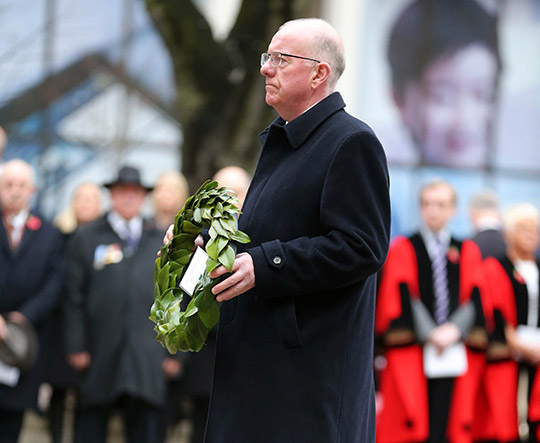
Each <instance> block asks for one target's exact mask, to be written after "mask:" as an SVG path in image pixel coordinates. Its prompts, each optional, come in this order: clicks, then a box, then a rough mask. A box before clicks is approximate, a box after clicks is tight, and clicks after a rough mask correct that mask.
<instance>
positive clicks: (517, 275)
mask: <svg viewBox="0 0 540 443" xmlns="http://www.w3.org/2000/svg"><path fill="white" fill-rule="evenodd" d="M513 274H514V280H515V281H517V282H518V283H519V284H520V285H524V284H525V279H524V278H523V276H522V275H521V274H520V273H519V272H518V270H517V269H516V268H514V273H513Z"/></svg>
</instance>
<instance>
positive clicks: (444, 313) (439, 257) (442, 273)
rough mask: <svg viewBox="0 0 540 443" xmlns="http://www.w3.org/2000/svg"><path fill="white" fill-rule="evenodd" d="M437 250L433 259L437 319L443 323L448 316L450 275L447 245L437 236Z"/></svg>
mask: <svg viewBox="0 0 540 443" xmlns="http://www.w3.org/2000/svg"><path fill="white" fill-rule="evenodd" d="M436 245H437V247H436V251H435V254H434V256H433V258H432V261H431V268H432V270H433V289H434V292H435V321H436V322H437V324H439V325H440V324H442V323H444V322H445V321H446V319H447V318H448V311H449V301H448V275H447V273H446V263H447V260H446V249H447V248H446V246H445V245H444V244H443V243H442V242H441V240H440V239H439V238H436Z"/></svg>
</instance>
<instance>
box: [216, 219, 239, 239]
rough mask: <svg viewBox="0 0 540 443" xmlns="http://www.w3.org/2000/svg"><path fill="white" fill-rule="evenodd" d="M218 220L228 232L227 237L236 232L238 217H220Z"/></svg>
mask: <svg viewBox="0 0 540 443" xmlns="http://www.w3.org/2000/svg"><path fill="white" fill-rule="evenodd" d="M218 222H219V223H220V225H221V226H222V227H223V229H224V230H225V231H227V232H228V234H227V238H230V237H231V234H234V233H235V232H236V219H234V218H230V217H229V218H227V219H223V218H220V219H219V220H218Z"/></svg>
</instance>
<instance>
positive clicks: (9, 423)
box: [0, 159, 64, 443]
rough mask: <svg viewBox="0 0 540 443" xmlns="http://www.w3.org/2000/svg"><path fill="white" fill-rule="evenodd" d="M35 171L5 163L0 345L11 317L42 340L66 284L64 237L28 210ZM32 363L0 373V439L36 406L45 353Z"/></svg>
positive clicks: (0, 201) (11, 434)
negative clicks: (44, 328)
mask: <svg viewBox="0 0 540 443" xmlns="http://www.w3.org/2000/svg"><path fill="white" fill-rule="evenodd" d="M35 190H36V184H35V178H34V171H33V169H32V167H31V166H30V165H29V164H28V163H26V162H24V161H22V160H18V159H16V160H11V161H8V162H7V163H5V164H4V165H3V169H2V173H1V175H0V207H1V217H2V223H0V344H4V343H5V342H6V341H7V340H9V330H8V329H9V328H8V325H9V323H10V322H15V323H17V324H20V325H27V324H30V325H32V326H33V327H34V328H35V329H36V331H37V333H38V337H39V338H40V339H41V338H42V337H41V335H42V328H43V326H44V320H45V319H46V318H47V316H48V314H49V312H50V311H51V310H52V309H53V308H54V306H55V304H56V302H57V299H58V296H59V294H60V290H61V288H62V285H63V279H64V272H63V258H62V244H63V240H62V237H61V235H60V232H58V231H57V230H56V229H55V228H53V227H52V225H50V224H49V223H47V222H46V221H45V220H43V219H42V218H40V217H38V216H37V215H35V214H33V213H32V212H31V210H30V203H31V200H32V196H33V195H34V192H35ZM42 352H43V349H42V350H40V351H39V353H38V358H37V360H36V362H35V363H34V364H32V365H31V366H30V367H29V368H24V369H21V368H18V367H11V368H8V369H6V368H4V369H5V371H4V372H2V371H0V372H1V373H3V374H6V373H9V374H12V375H13V378H10V379H9V380H8V379H6V378H2V377H1V376H0V439H1V440H2V442H6V443H9V442H14V443H15V442H16V441H17V438H18V435H19V432H20V429H21V425H22V419H23V413H24V410H25V409H27V408H33V407H36V406H37V403H36V402H37V392H38V387H39V384H40V382H41V374H40V365H39V360H40V359H41V353H42Z"/></svg>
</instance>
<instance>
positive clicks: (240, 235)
mask: <svg viewBox="0 0 540 443" xmlns="http://www.w3.org/2000/svg"><path fill="white" fill-rule="evenodd" d="M231 240H234V241H236V242H238V243H242V244H244V243H249V242H250V241H251V239H250V238H249V236H248V235H247V234H246V233H245V232H242V231H236V232H235V233H234V234H233V235H232V236H231Z"/></svg>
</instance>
